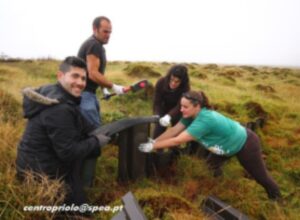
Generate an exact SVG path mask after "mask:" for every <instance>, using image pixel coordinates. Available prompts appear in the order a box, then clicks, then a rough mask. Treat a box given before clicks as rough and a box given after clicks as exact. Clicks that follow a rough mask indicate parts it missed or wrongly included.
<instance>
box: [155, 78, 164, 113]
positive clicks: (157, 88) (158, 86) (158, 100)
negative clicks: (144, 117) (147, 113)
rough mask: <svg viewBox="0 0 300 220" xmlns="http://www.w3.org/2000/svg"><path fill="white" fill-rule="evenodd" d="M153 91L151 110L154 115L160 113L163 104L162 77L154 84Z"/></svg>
mask: <svg viewBox="0 0 300 220" xmlns="http://www.w3.org/2000/svg"><path fill="white" fill-rule="evenodd" d="M154 91H155V93H154V100H153V112H154V114H156V115H161V114H162V107H161V106H162V105H163V102H164V101H163V99H162V93H163V78H160V79H159V80H158V81H157V83H156V85H155V90H154Z"/></svg>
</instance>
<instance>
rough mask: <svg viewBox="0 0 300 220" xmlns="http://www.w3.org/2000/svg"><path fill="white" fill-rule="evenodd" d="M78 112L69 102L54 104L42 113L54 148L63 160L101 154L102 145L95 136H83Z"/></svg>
mask: <svg viewBox="0 0 300 220" xmlns="http://www.w3.org/2000/svg"><path fill="white" fill-rule="evenodd" d="M76 114H78V112H77V111H74V109H73V108H72V107H69V106H67V104H61V105H57V106H54V107H52V108H51V109H49V110H46V112H45V113H44V114H42V122H43V124H44V126H45V127H46V128H47V134H48V137H49V139H50V141H51V142H52V146H53V150H54V151H55V152H56V154H57V156H58V157H59V158H60V159H61V160H62V161H72V160H76V159H79V158H85V157H86V156H88V155H89V156H90V155H91V154H97V153H98V154H100V146H99V143H98V141H97V139H96V138H95V137H88V138H83V137H84V134H83V130H82V127H81V125H80V124H78V121H79V119H78V115H76ZM86 129H87V128H86ZM97 148H98V149H97Z"/></svg>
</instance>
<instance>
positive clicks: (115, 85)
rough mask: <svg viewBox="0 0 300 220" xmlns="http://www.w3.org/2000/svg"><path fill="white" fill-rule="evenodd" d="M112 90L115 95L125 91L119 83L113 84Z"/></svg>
mask: <svg viewBox="0 0 300 220" xmlns="http://www.w3.org/2000/svg"><path fill="white" fill-rule="evenodd" d="M112 90H114V92H115V93H116V94H117V95H122V94H124V93H125V91H124V86H120V85H117V84H113V86H112Z"/></svg>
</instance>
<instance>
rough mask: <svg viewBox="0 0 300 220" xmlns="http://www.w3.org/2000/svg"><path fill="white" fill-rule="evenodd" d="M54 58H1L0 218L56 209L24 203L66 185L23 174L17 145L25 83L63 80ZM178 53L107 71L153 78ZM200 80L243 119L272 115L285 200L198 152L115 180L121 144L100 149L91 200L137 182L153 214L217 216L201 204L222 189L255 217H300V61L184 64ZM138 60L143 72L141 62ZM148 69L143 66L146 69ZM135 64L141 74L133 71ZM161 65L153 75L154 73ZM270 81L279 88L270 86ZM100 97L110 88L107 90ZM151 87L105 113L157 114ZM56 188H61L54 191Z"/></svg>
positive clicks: (123, 78)
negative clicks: (213, 166)
mask: <svg viewBox="0 0 300 220" xmlns="http://www.w3.org/2000/svg"><path fill="white" fill-rule="evenodd" d="M58 63H59V61H56V60H32V61H23V60H15V61H14V62H5V61H1V62H0V122H1V124H0V155H2V159H1V160H0V179H1V181H0V218H1V219H53V217H54V216H53V214H52V213H49V212H24V211H23V207H24V205H34V204H37V205H41V204H43V205H47V204H49V205H54V204H59V203H60V202H61V201H62V199H63V197H64V195H65V192H64V186H63V184H62V183H61V182H59V181H52V180H51V181H50V180H48V179H47V178H45V177H41V178H40V179H41V180H40V181H36V180H35V179H34V177H33V175H32V174H30V173H29V174H27V180H26V181H25V182H24V183H21V182H19V181H18V180H17V179H16V178H15V174H16V171H15V158H16V148H17V145H18V142H19V140H20V137H21V135H22V132H23V130H24V127H25V120H24V119H22V110H21V101H22V96H21V93H20V91H21V89H22V88H23V87H26V86H32V87H39V86H40V85H43V84H47V83H53V82H55V71H56V69H57V67H58ZM173 64H174V63H166V62H164V63H149V62H139V63H131V62H122V61H115V62H110V63H108V67H107V77H108V78H109V79H111V80H112V81H113V82H115V83H119V84H122V85H130V84H132V83H134V82H136V81H138V80H141V79H144V78H146V79H148V80H149V81H150V82H151V83H152V85H155V83H156V81H157V79H158V77H160V76H162V75H165V73H166V72H167V70H168V69H169V68H170V66H171V65H173ZM186 65H187V66H188V68H189V72H190V77H191V83H192V88H193V89H194V90H203V91H204V92H205V93H206V94H207V96H208V97H209V99H210V101H211V103H212V104H213V105H214V106H215V107H216V108H217V110H218V111H220V112H222V113H224V114H225V115H227V116H230V117H232V118H234V119H236V120H238V121H240V122H242V123H246V122H248V121H250V120H251V121H252V120H256V119H257V118H258V117H264V116H266V117H267V120H266V124H265V125H264V127H263V128H258V130H257V131H256V132H257V134H258V135H259V136H260V138H261V143H262V151H263V154H264V158H265V162H266V164H267V167H268V169H269V171H270V173H271V175H272V176H273V178H274V179H275V180H276V181H277V182H278V184H279V186H280V188H281V190H282V194H283V200H282V201H280V202H271V201H269V200H268V199H267V196H266V193H265V192H264V189H263V188H262V187H261V186H260V185H258V184H257V183H255V181H253V179H251V178H249V175H248V174H247V173H246V172H245V171H244V170H243V168H242V167H241V166H240V164H239V163H238V161H237V160H236V159H234V158H233V159H231V160H230V161H229V162H228V163H226V164H225V165H224V167H223V170H224V175H223V176H222V177H218V178H214V177H213V176H212V173H211V172H210V171H209V170H208V168H207V166H206V164H205V161H204V160H203V159H201V158H199V157H197V156H187V155H182V156H180V157H179V158H178V159H177V161H176V162H175V163H174V164H172V166H170V167H168V168H166V172H164V173H163V172H162V173H160V174H158V175H154V176H153V177H151V178H141V179H139V180H137V181H135V182H131V183H128V184H120V183H119V182H118V181H117V180H116V177H117V173H118V149H117V147H116V146H114V145H111V146H108V147H107V148H105V149H104V150H103V152H102V157H100V158H99V159H98V164H97V171H96V172H97V175H96V180H95V186H94V187H93V188H91V189H87V194H88V198H89V200H90V204H92V205H111V206H113V205H120V204H121V201H120V198H121V197H122V196H123V195H124V194H125V193H126V192H128V191H132V192H133V193H134V195H135V196H136V198H137V200H138V201H139V204H140V205H141V206H142V209H143V211H144V212H145V214H146V216H147V217H148V218H149V219H164V220H169V219H209V216H207V215H205V214H203V213H202V212H201V211H200V209H199V206H200V205H201V203H202V202H203V201H204V199H205V198H206V197H207V196H209V195H215V196H217V197H219V198H220V199H221V200H222V201H224V202H227V203H228V204H230V205H232V206H233V207H234V208H237V209H239V210H240V211H241V212H243V213H244V214H246V215H248V216H249V217H250V219H282V220H288V219H298V215H299V211H300V208H299V207H300V199H299V198H300V185H299V181H300V162H299V161H300V159H299V158H300V145H299V143H300V129H299V123H300V103H299V101H298V96H299V94H300V87H299V85H300V70H299V69H287V68H273V67H258V66H256V67H252V66H222V65H217V64H205V65H200V64H197V63H191V64H186ZM137 67H138V68H137ZM135 68H137V69H138V70H139V71H140V72H141V74H136V72H135V71H133V70H134V69H135ZM141 69H142V71H141ZM128 72H131V73H133V75H130V74H129V75H128V74H127V73H128ZM153 72H155V73H158V74H154V75H152V73H153ZM271 88H272V89H271ZM97 95H98V97H99V98H101V96H102V94H101V92H99V93H98V94H97ZM152 95H153V91H152V93H151V92H149V93H148V92H146V93H145V92H144V91H141V92H138V93H130V92H129V93H128V94H126V95H124V96H114V97H112V98H111V99H110V100H109V101H104V100H101V110H102V112H103V114H102V119H103V121H104V123H110V122H113V121H116V120H119V119H122V118H126V117H136V116H145V115H152ZM54 195H58V196H56V197H55V196H54ZM115 214H116V213H108V212H100V213H96V214H95V218H97V219H111V218H112V217H113V216H114V215H115Z"/></svg>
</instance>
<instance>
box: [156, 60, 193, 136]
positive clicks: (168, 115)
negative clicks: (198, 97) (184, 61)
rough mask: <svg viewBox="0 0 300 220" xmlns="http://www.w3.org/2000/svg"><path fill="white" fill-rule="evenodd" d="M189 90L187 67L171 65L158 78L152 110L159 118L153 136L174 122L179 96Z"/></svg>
mask: <svg viewBox="0 0 300 220" xmlns="http://www.w3.org/2000/svg"><path fill="white" fill-rule="evenodd" d="M189 90H190V81H189V76H188V69H187V67H186V66H184V65H181V64H178V65H174V66H172V67H171V68H170V69H169V71H168V73H167V75H166V76H164V77H162V78H160V79H159V80H158V81H157V83H156V85H155V94H154V103H153V112H154V114H155V115H159V116H160V117H161V118H160V120H159V123H157V124H156V126H155V129H154V134H153V137H154V138H156V137H158V136H159V135H160V134H162V133H163V132H164V131H165V130H166V127H168V126H169V125H171V124H172V125H174V124H176V123H177V122H178V121H179V119H180V117H181V112H180V98H181V96H182V94H183V93H185V92H187V91H189Z"/></svg>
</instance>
